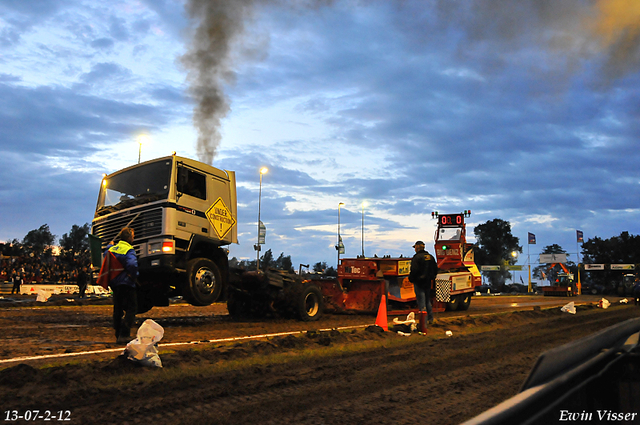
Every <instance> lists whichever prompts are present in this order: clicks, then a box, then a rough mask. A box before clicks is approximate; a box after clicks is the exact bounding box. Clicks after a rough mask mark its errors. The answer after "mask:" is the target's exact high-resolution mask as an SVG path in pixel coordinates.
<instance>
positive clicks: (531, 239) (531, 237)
mask: <svg viewBox="0 0 640 425" xmlns="http://www.w3.org/2000/svg"><path fill="white" fill-rule="evenodd" d="M528 243H529V245H535V244H536V235H534V234H533V233H529V242H528Z"/></svg>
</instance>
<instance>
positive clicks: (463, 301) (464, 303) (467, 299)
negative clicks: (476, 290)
mask: <svg viewBox="0 0 640 425" xmlns="http://www.w3.org/2000/svg"><path fill="white" fill-rule="evenodd" d="M458 296H459V297H460V304H458V310H459V311H467V310H469V306H470V305H471V294H461V295H458Z"/></svg>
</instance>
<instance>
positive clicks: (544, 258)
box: [540, 254, 567, 264]
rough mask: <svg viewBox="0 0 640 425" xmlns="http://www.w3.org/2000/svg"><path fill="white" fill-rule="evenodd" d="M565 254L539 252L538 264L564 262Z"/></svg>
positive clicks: (565, 259) (565, 260)
mask: <svg viewBox="0 0 640 425" xmlns="http://www.w3.org/2000/svg"><path fill="white" fill-rule="evenodd" d="M566 262H567V254H540V264H543V263H566Z"/></svg>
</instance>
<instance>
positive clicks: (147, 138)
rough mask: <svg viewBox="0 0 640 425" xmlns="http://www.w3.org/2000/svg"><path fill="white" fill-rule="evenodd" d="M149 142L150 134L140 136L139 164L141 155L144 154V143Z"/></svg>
mask: <svg viewBox="0 0 640 425" xmlns="http://www.w3.org/2000/svg"><path fill="white" fill-rule="evenodd" d="M148 142H149V136H147V135H146V134H141V135H139V136H138V164H140V155H141V154H142V144H143V143H148Z"/></svg>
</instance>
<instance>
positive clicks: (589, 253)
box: [582, 232, 640, 287]
mask: <svg viewBox="0 0 640 425" xmlns="http://www.w3.org/2000/svg"><path fill="white" fill-rule="evenodd" d="M582 256H583V262H584V263H585V264H635V265H636V270H637V269H638V265H639V263H640V236H637V235H636V236H634V235H632V234H629V232H622V233H620V236H613V237H611V238H609V239H601V238H599V237H595V238H592V239H589V240H587V241H586V242H585V243H583V244H582ZM586 273H587V274H588V277H589V280H591V282H593V283H597V284H600V285H604V286H613V287H617V286H619V284H620V283H621V282H622V275H623V274H624V272H620V271H617V270H613V271H611V270H609V269H608V268H605V270H597V271H593V272H586Z"/></svg>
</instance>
